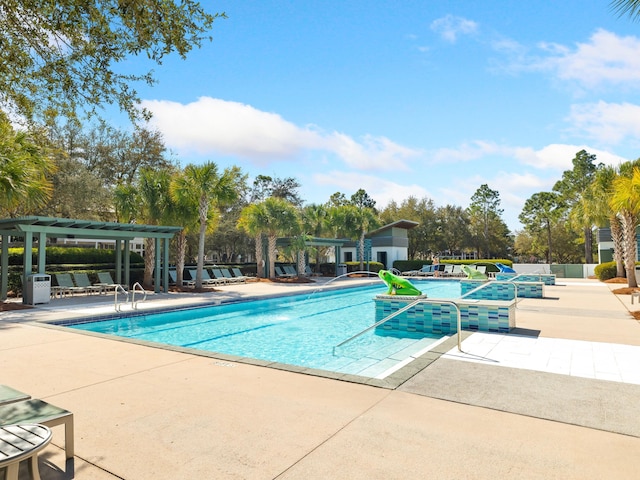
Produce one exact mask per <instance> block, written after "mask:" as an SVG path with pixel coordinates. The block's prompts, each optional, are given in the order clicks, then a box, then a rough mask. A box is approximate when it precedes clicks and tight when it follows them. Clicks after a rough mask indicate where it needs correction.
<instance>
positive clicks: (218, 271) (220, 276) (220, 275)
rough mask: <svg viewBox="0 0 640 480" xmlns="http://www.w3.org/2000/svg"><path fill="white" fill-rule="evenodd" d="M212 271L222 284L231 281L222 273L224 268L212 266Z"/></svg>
mask: <svg viewBox="0 0 640 480" xmlns="http://www.w3.org/2000/svg"><path fill="white" fill-rule="evenodd" d="M211 273H212V274H213V278H214V280H216V281H217V282H218V283H219V284H220V285H225V284H227V283H231V282H229V281H228V279H227V278H226V277H225V276H224V274H223V273H222V270H221V269H219V268H212V269H211Z"/></svg>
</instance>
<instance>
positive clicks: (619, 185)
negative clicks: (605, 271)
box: [609, 167, 640, 287]
mask: <svg viewBox="0 0 640 480" xmlns="http://www.w3.org/2000/svg"><path fill="white" fill-rule="evenodd" d="M621 172H622V174H621V175H619V176H618V177H617V178H616V179H615V180H614V181H613V195H612V196H611V198H610V200H609V205H610V206H611V208H612V209H614V210H615V211H616V212H618V215H619V216H620V220H621V222H622V228H623V231H624V265H625V269H626V271H627V282H628V284H629V287H637V286H638V282H637V279H636V259H637V258H638V246H637V245H638V244H637V237H636V227H637V225H638V220H639V219H640V168H639V167H634V168H633V169H632V171H631V174H630V175H629V174H626V173H627V172H625V168H624V167H621Z"/></svg>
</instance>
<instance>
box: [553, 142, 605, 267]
mask: <svg viewBox="0 0 640 480" xmlns="http://www.w3.org/2000/svg"><path fill="white" fill-rule="evenodd" d="M595 161H596V156H595V155H593V154H590V153H587V151H586V150H580V151H579V152H578V153H576V156H575V157H574V158H573V160H572V161H571V163H572V164H573V168H572V169H571V170H565V171H564V172H563V173H562V179H561V180H558V181H557V182H556V184H555V185H554V186H553V191H554V192H557V193H559V194H560V196H561V200H562V202H563V203H564V204H565V205H566V206H567V207H568V208H569V210H571V211H572V215H571V219H572V220H573V221H574V223H576V224H577V227H579V228H581V229H582V231H583V235H584V256H585V261H586V263H593V250H592V244H593V219H592V218H591V216H590V215H589V211H587V210H584V209H582V206H583V205H584V204H583V202H582V200H583V199H584V196H585V195H586V194H587V192H588V190H589V186H590V185H591V183H592V182H593V179H594V177H595V175H596V172H597V170H598V169H599V168H601V167H602V164H599V165H596V164H595Z"/></svg>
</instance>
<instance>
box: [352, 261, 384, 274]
mask: <svg viewBox="0 0 640 480" xmlns="http://www.w3.org/2000/svg"><path fill="white" fill-rule="evenodd" d="M344 263H345V264H346V265H347V273H351V272H359V271H360V262H344ZM383 268H384V265H383V264H381V263H380V262H369V271H370V272H374V273H378V272H379V271H380V270H382V269H383ZM364 269H365V270H366V269H367V262H364Z"/></svg>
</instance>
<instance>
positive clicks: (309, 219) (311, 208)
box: [301, 204, 328, 273]
mask: <svg viewBox="0 0 640 480" xmlns="http://www.w3.org/2000/svg"><path fill="white" fill-rule="evenodd" d="M301 221H302V225H303V229H304V231H305V232H307V234H309V235H311V236H313V237H321V236H322V235H323V234H324V233H325V232H326V230H327V227H328V211H327V208H326V207H325V206H324V205H316V204H311V205H307V206H306V207H304V208H303V209H302V213H301ZM315 252H316V272H317V273H319V272H320V249H319V248H316V249H315Z"/></svg>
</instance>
